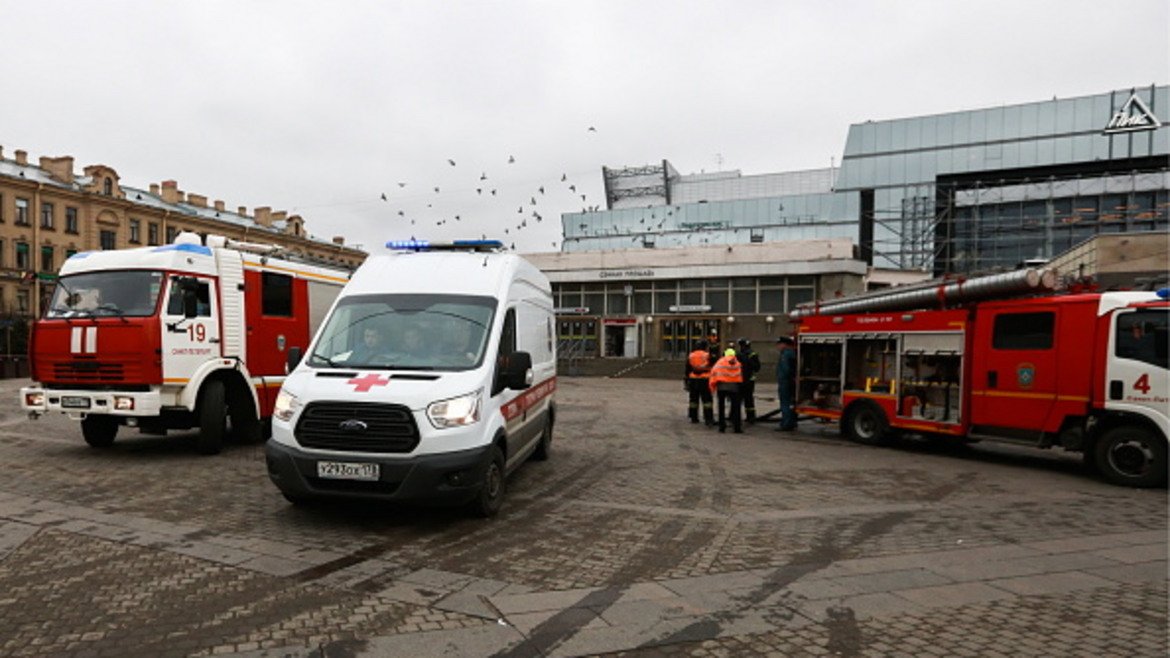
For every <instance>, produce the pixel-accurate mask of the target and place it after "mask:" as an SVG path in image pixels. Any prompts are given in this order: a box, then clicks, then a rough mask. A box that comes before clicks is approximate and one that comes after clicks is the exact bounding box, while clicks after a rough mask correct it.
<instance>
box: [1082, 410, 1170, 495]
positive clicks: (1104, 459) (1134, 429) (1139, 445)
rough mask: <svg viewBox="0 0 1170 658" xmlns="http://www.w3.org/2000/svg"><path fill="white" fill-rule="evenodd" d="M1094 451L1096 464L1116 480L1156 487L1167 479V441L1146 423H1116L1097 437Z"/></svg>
mask: <svg viewBox="0 0 1170 658" xmlns="http://www.w3.org/2000/svg"><path fill="white" fill-rule="evenodd" d="M1094 452H1095V453H1096V456H1097V460H1096V462H1097V468H1098V469H1100V470H1101V474H1102V475H1103V476H1105V479H1106V480H1108V481H1110V482H1112V483H1113V484H1120V485H1123V486H1129V487H1157V486H1160V485H1161V484H1163V483H1164V482H1166V441H1165V440H1164V439H1162V438H1161V437H1159V436H1157V435H1155V434H1154V433H1153V432H1151V431H1150V430H1148V429H1146V428H1144V427H1140V426H1136V425H1122V426H1120V427H1114V428H1113V429H1111V430H1109V431H1107V432H1105V434H1104V435H1102V436H1101V438H1100V439H1098V440H1097V445H1096V449H1095V451H1094Z"/></svg>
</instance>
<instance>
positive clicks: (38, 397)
mask: <svg viewBox="0 0 1170 658" xmlns="http://www.w3.org/2000/svg"><path fill="white" fill-rule="evenodd" d="M24 404H25V406H27V407H42V406H44V404H45V394H44V393H25V394H24Z"/></svg>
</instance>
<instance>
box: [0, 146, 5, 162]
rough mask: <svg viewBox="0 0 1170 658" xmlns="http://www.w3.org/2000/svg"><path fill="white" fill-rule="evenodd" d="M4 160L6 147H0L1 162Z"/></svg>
mask: <svg viewBox="0 0 1170 658" xmlns="http://www.w3.org/2000/svg"><path fill="white" fill-rule="evenodd" d="M3 159H4V147H3V146H0V160H3Z"/></svg>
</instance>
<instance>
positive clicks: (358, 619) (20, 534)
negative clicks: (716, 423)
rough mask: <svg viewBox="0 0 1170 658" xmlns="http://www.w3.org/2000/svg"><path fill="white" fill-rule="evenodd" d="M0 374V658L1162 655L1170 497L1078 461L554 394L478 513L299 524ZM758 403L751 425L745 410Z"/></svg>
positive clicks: (637, 391) (368, 514) (293, 511)
mask: <svg viewBox="0 0 1170 658" xmlns="http://www.w3.org/2000/svg"><path fill="white" fill-rule="evenodd" d="M22 383H23V382H20V381H5V382H0V464H3V468H4V475H5V477H4V478H2V479H0V655H4V656H125V655H151V656H188V655H198V656H206V655H221V654H231V655H239V656H252V657H260V656H286V655H287V656H318V657H324V656H358V655H369V656H383V655H385V656H397V655H401V656H430V655H450V656H460V655H465V656H486V655H498V656H573V655H599V654H604V655H623V656H624V655H629V656H658V655H663V656H743V655H776V656H789V655H841V656H886V655H939V656H944V655H945V656H996V655H1003V656H1008V655H1011V656H1015V655H1068V656H1078V655H1085V656H1089V655H1092V656H1104V655H1126V656H1164V655H1166V654H1167V566H1166V565H1167V496H1166V491H1165V490H1164V489H1163V490H1155V491H1141V490H1130V489H1123V488H1117V487H1112V486H1109V485H1106V484H1104V483H1102V482H1100V481H1098V480H1097V479H1096V478H1094V477H1093V476H1092V475H1090V474H1088V473H1087V472H1085V471H1084V470H1083V468H1082V467H1081V465H1080V462H1079V460H1078V459H1076V458H1075V457H1074V456H1072V455H1064V454H1060V453H1053V452H1047V451H1032V450H1025V449H1020V448H1009V447H1004V446H991V445H985V444H980V445H977V446H974V447H971V448H964V449H956V448H950V449H946V448H941V447H938V446H932V445H929V444H926V443H917V442H907V443H905V444H904V445H902V446H900V447H897V448H888V449H881V448H869V447H863V446H858V445H854V444H850V443H847V442H845V441H843V440H841V439H839V438H837V437H836V433H835V428H834V427H833V426H826V425H816V424H808V425H807V426H805V427H802V431H801V432H799V433H795V434H791V433H776V432H773V431H772V426H771V425H767V426H762V425H761V426H755V427H749V428H748V430H747V433H746V434H743V435H735V434H718V433H716V432H713V431H711V430H707V429H706V428H704V427H702V426H695V425H692V424H690V423H689V422H687V421H686V419H685V406H686V400H685V398H684V397H683V393H682V392H681V391H679V390H678V388H679V387H678V386H677V385H675V384H674V383H672V382H664V381H660V380H637V379H629V380H625V379H622V380H608V379H575V378H564V379H562V380H561V389H560V391H559V392H558V396H559V398H558V402H559V412H560V413H559V416H558V425H557V437H556V441H555V443H554V452H553V457H552V459H551V460H550V461H548V462H543V463H531V464H527V465H525V467H524V468H522V469H521V470H520V471H519V472H518V473H516V475H515V476H513V477H512V478H511V479H510V480H509V482H508V486H509V491H508V495H507V500H506V502H505V507H504V511H503V512H502V513H501V515H500V516H499V517H498V518H496V519H492V520H477V519H471V518H468V517H466V516H465V515H463V514H462V513H460V512H459V511H457V510H444V509H426V508H410V509H387V508H382V507H377V506H370V505H352V504H350V505H327V506H319V507H313V508H308V509H300V508H294V507H292V506H290V505H288V504H287V503H286V502H285V501H284V499H283V498H282V497H281V496H280V495H279V493H278V492H277V491H276V489H275V488H274V487H273V486H272V485H271V484H270V483H269V482H268V479H267V476H266V474H265V469H264V457H263V448H262V446H257V445H239V446H232V447H230V448H229V449H228V450H226V451H225V452H224V453H223V454H221V455H218V456H215V457H201V456H199V455H198V454H196V451H195V449H194V446H193V444H192V440H191V438H192V437H191V435H189V434H186V435H182V434H181V435H179V436H174V437H168V438H159V437H146V436H139V435H135V434H131V433H129V432H126V431H125V430H123V435H122V436H120V437H119V439H118V441H117V442H116V443H115V444H114V446H113V447H112V448H111V449H109V450H100V451H99V450H92V449H90V448H88V447H87V446H86V445H85V444H84V442H83V441H82V440H81V437H80V430H79V428H78V427H77V425H76V424H75V423H72V422H70V421H68V420H66V419H64V418H63V417H55V418H47V419H42V420H40V421H37V422H32V421H29V420H27V419H25V418H24V417H23V416H21V415H20V413H19V409H18V407H17V403H16V389H17V388H18V387H19V386H20V385H21V384H22ZM761 406H765V405H761Z"/></svg>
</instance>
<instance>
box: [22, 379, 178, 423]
mask: <svg viewBox="0 0 1170 658" xmlns="http://www.w3.org/2000/svg"><path fill="white" fill-rule="evenodd" d="M20 406H21V408H22V409H24V410H25V411H26V412H27V413H28V415H29V416H31V417H34V418H35V417H37V416H42V415H44V414H47V413H52V412H60V413H63V414H65V415H67V416H69V417H70V418H72V419H74V420H80V419H82V418H85V417H86V416H88V415H90V414H101V415H104V416H126V417H154V416H158V415H159V414H160V413H161V411H162V406H163V405H162V396H161V394H160V393H159V391H158V390H157V389H153V388H152V389H150V390H148V391H87V390H68V389H56V388H51V389H46V388H43V387H40V386H25V387H24V388H21V389H20Z"/></svg>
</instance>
